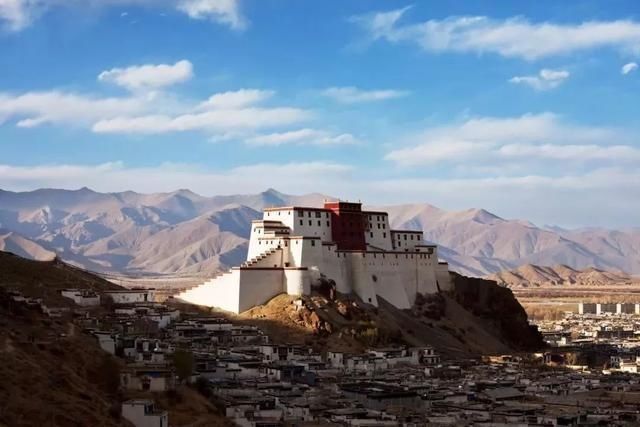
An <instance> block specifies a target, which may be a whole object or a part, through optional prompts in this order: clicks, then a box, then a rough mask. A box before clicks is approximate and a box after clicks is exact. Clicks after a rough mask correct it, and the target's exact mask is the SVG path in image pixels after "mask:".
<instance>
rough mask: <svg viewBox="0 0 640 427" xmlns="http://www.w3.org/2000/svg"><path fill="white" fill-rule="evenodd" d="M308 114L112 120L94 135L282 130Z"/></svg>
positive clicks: (222, 113) (263, 111)
mask: <svg viewBox="0 0 640 427" xmlns="http://www.w3.org/2000/svg"><path fill="white" fill-rule="evenodd" d="M310 117H311V113H310V112H308V111H306V110H301V109H298V108H287V107H281V108H241V109H230V110H212V111H206V112H203V113H195V114H181V115H177V116H168V115H146V116H136V117H116V118H112V119H105V120H100V121H98V122H96V123H95V124H94V125H93V127H92V130H93V131H94V132H96V133H129V134H135V133H138V134H160V133H168V132H185V131H214V132H217V131H225V130H238V129H262V128H270V127H278V126H285V125H290V124H294V123H298V122H301V121H305V120H308V119H309V118H310Z"/></svg>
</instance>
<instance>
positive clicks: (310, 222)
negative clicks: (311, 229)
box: [309, 212, 313, 225]
mask: <svg viewBox="0 0 640 427" xmlns="http://www.w3.org/2000/svg"><path fill="white" fill-rule="evenodd" d="M309 213H311V212H309ZM309 225H313V221H311V220H309Z"/></svg>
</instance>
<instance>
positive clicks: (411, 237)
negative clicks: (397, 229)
mask: <svg viewBox="0 0 640 427" xmlns="http://www.w3.org/2000/svg"><path fill="white" fill-rule="evenodd" d="M408 236H409V237H410V239H409V240H413V236H414V234H409V235H408ZM415 236H416V240H420V235H419V234H415ZM396 237H397V238H398V240H400V238H401V237H404V240H407V234H402V235H400V234H396Z"/></svg>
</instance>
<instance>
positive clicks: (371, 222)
mask: <svg viewBox="0 0 640 427" xmlns="http://www.w3.org/2000/svg"><path fill="white" fill-rule="evenodd" d="M363 214H364V216H365V219H366V220H367V229H366V231H365V236H364V237H365V241H366V242H367V245H371V246H374V247H375V248H379V249H383V250H385V251H390V250H392V249H393V246H392V244H391V227H390V226H389V215H388V214H386V213H383V212H363Z"/></svg>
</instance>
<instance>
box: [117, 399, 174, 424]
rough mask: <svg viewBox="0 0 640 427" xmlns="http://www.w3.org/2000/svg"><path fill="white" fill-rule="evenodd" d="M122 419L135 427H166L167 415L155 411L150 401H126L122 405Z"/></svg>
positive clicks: (167, 422) (164, 412) (163, 412)
mask: <svg viewBox="0 0 640 427" xmlns="http://www.w3.org/2000/svg"><path fill="white" fill-rule="evenodd" d="M122 417H123V418H124V419H125V420H127V421H129V422H130V423H131V424H133V425H134V426H135V427H168V426H169V414H167V412H166V411H158V410H156V409H155V407H154V405H153V401H152V400H147V399H140V400H127V401H126V402H123V403H122Z"/></svg>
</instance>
